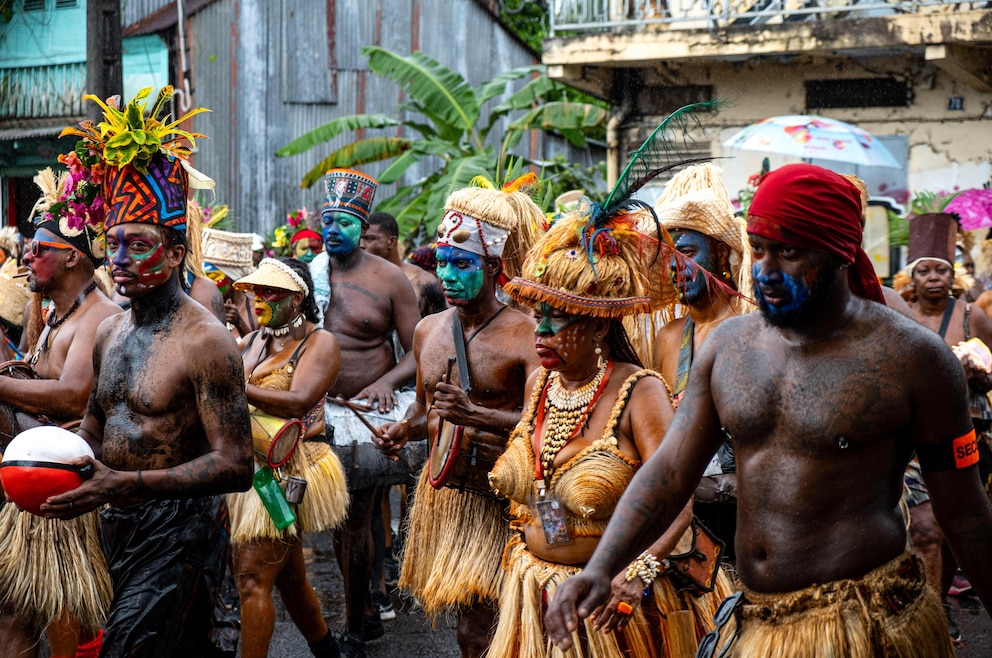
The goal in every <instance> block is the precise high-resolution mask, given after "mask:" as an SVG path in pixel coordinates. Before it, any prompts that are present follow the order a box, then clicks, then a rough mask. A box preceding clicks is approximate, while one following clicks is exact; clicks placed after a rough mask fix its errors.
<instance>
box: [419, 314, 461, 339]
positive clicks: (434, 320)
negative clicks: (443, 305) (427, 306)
mask: <svg viewBox="0 0 992 658" xmlns="http://www.w3.org/2000/svg"><path fill="white" fill-rule="evenodd" d="M454 313H456V311H455V309H454V307H452V308H449V309H445V310H443V311H441V312H440V313H432V314H431V315H426V316H424V317H423V318H421V319H420V322H418V323H417V328H416V329H415V330H414V336H415V337H416V338H417V339H418V340H424V339H426V338H429V337H430V336H433V335H434V334H435V333H436V332H437V331H440V330H443V329H445V328H447V332H448V333H451V316H452V314H454Z"/></svg>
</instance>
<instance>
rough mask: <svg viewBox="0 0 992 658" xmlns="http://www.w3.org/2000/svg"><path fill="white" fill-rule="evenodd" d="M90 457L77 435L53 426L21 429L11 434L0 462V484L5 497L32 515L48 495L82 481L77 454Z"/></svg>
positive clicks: (82, 441) (66, 489) (89, 450)
mask: <svg viewBox="0 0 992 658" xmlns="http://www.w3.org/2000/svg"><path fill="white" fill-rule="evenodd" d="M83 456H86V457H93V450H92V449H91V448H90V446H89V444H88V443H86V441H84V440H83V439H82V438H81V437H80V436H78V435H76V434H74V433H72V432H70V431H69V430H65V429H62V428H61V427H56V426H54V425H43V426H41V427H32V428H31V429H29V430H24V431H23V432H21V433H20V434H18V435H17V436H15V437H14V439H13V440H12V441H11V442H10V444H9V445H8V446H7V449H6V450H5V451H4V453H3V461H2V462H0V484H2V485H3V490H4V493H5V494H6V496H7V500H9V501H11V502H13V503H14V504H16V505H17V506H18V507H20V508H21V509H23V510H26V511H28V512H31V513H32V514H37V515H39V516H40V515H41V510H40V508H41V505H42V503H44V502H45V501H46V500H48V499H49V498H50V497H51V496H57V495H59V494H63V493H65V492H67V491H72V490H73V489H75V488H76V487H78V486H79V485H81V484H82V483H83V477H82V475H80V474H79V467H78V466H74V465H72V464H71V462H72V461H74V460H76V459H78V458H79V457H83Z"/></svg>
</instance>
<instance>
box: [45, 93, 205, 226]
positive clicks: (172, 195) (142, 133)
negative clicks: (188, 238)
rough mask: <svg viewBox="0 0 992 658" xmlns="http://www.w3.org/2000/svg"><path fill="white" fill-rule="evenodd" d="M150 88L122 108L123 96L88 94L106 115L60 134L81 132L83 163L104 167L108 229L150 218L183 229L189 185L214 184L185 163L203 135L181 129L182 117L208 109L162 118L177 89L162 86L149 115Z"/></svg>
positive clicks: (103, 192) (102, 191)
mask: <svg viewBox="0 0 992 658" xmlns="http://www.w3.org/2000/svg"><path fill="white" fill-rule="evenodd" d="M151 91H152V88H151V87H148V88H146V89H142V90H141V91H139V92H138V94H137V95H136V96H135V97H134V98H133V99H131V100H130V101H129V102H128V103H127V105H126V106H125V107H124V109H120V107H119V105H120V97H119V96H113V97H111V98H108V99H107V101H106V102H104V101H102V100H100V99H99V98H97V97H96V96H94V95H92V94H87V95H85V96H83V99H84V100H92V101H94V102H96V103H97V104H99V105H100V107H101V108H103V117H104V120H103V121H100V122H99V123H97V124H95V125H94V124H93V122H92V121H89V120H87V121H83V122H82V123H80V124H79V127H78V128H72V127H70V128H66V129H65V130H63V131H62V134H61V135H60V136H66V135H76V136H77V137H81V138H82V139H81V140H80V141H79V142H78V143H77V144H76V150H75V153H76V155H77V157H78V158H79V160H80V161H81V162H82V163H83V164H84V165H87V166H92V167H96V166H100V169H101V170H102V171H101V174H102V176H101V189H100V194H101V196H102V197H103V201H104V203H105V205H106V218H105V226H106V228H110V227H112V226H115V225H117V224H122V223H126V222H148V223H153V224H158V225H161V226H167V227H170V228H174V229H177V230H185V227H186V211H187V201H186V195H187V191H188V188H189V187H193V188H196V189H213V185H214V182H213V181H212V180H210V178H208V177H206V176H204V175H203V174H201V173H200V172H198V171H196V170H195V169H193V167H192V166H190V164H189V163H188V162H187V158H189V155H190V153H191V149H192V148H194V147H195V146H196V138H198V137H205V135H201V134H199V133H191V132H187V131H185V130H181V129H180V128H179V125H180V124H181V123H182V122H183V121H185V120H187V119H189V118H190V117H193V116H195V115H197V114H200V113H201V112H207V111H209V110H206V109H204V108H196V109H194V110H192V111H191V112H189V113H187V114H186V115H184V116H182V117H180V118H179V119H177V120H175V121H173V120H171V119H172V117H171V115H166V116H165V117H164V118H161V119H160V118H159V116H160V114H161V113H162V112H163V110H164V109H165V107H166V106H167V104H168V101H169V100H170V99H171V98H172V95H173V88H172V86H166V87H163V88H162V89H160V90H159V92H158V95H157V96H156V98H155V103H154V105H153V106H152V109H151V111H150V112H149V113H147V114H146V112H145V107H146V103H144V102H143V101H144V100H145V99H146V98H147V97H148V95H149V94H150V93H151ZM187 144H188V145H187Z"/></svg>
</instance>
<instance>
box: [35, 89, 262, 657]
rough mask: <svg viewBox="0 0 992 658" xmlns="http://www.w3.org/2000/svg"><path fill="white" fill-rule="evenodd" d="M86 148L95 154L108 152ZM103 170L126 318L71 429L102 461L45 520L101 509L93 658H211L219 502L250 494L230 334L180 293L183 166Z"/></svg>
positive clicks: (102, 331)
mask: <svg viewBox="0 0 992 658" xmlns="http://www.w3.org/2000/svg"><path fill="white" fill-rule="evenodd" d="M135 102H136V101H132V104H129V106H128V108H127V111H128V113H129V114H130V113H131V112H133V111H134V110H135V107H134V105H133V103H135ZM137 113H138V116H139V117H140V116H141V112H140V109H138V110H137ZM92 140H93V138H92V137H90V138H89V139H88V140H86V141H88V142H89V150H90V151H91V152H97V153H106V151H104V149H103V148H102V146H103V145H102V144H100V143H98V142H97V143H94V141H92ZM108 151H109V149H108ZM104 164H105V166H106V169H107V173H106V178H105V179H104V183H103V198H104V203H105V205H106V207H107V216H106V222H105V225H106V233H107V260H108V261H109V262H110V270H111V277H112V278H113V281H114V285H115V287H116V289H117V291H118V292H119V293H120V294H122V295H124V296H125V297H127V298H128V299H129V300H130V301H131V305H130V308H129V309H128V310H127V311H125V312H124V313H122V314H119V315H116V316H113V317H111V318H108V319H107V320H106V321H105V322H104V323H103V324H101V325H100V328H99V330H98V331H97V336H96V343H95V347H94V350H93V354H92V360H93V365H94V385H93V391H92V394H91V395H90V398H89V404H88V407H87V410H86V415H85V417H84V418H83V421H82V424H81V425H80V428H79V434H80V435H81V436H82V437H83V438H85V439H86V440H87V441H88V442H89V443H90V444H91V446H92V447H93V451H94V453H95V454H96V455H97V458H96V459H91V458H86V457H84V458H81V459H79V460H77V464H78V465H81V466H83V465H85V466H87V467H89V468H91V469H92V473H93V474H92V477H91V478H90V479H88V480H86V481H85V482H84V483H83V484H82V485H80V486H79V487H78V488H76V489H74V490H72V491H69V492H67V493H65V494H62V495H59V496H53V497H51V498H49V499H48V501H47V502H46V503H45V504H44V505H43V506H42V508H41V510H42V512H43V513H44V514H45V515H46V516H49V517H55V518H73V517H75V516H78V515H80V514H84V513H86V512H89V511H90V510H94V509H98V508H102V511H101V513H100V521H101V534H102V543H103V548H104V553H105V554H106V556H107V564H108V566H109V569H110V575H111V579H112V581H113V588H114V600H113V603H112V604H111V606H110V611H109V613H108V617H107V623H106V626H105V627H104V640H103V649H102V651H101V654H100V655H101V656H103V657H104V658H118V657H123V656H207V655H211V654H212V653H213V651H214V650H215V646H214V644H213V642H212V640H211V637H210V633H211V630H212V629H211V615H212V610H213V607H214V602H215V598H216V594H217V589H218V587H219V583H220V579H221V578H222V575H223V573H224V568H225V563H226V557H227V553H228V551H229V550H230V547H229V537H228V534H227V531H226V529H225V523H224V521H225V517H226V507H225V506H224V501H223V499H222V498H221V496H220V494H222V493H226V492H230V491H235V490H245V489H247V488H248V487H249V486H251V481H252V458H251V434H250V432H249V425H248V403H247V400H246V398H245V385H244V370H243V366H242V362H241V356H240V354H239V353H238V349H237V345H236V343H235V341H234V340H233V339H232V338H231V336H230V334H228V333H227V330H226V329H225V327H224V326H223V325H222V324H221V323H220V322H219V321H218V320H217V318H216V317H214V316H213V315H212V314H211V313H210V311H208V310H207V309H205V308H204V307H203V306H201V305H200V304H198V303H197V302H195V301H193V300H192V299H191V298H190V297H189V296H188V295H186V293H185V292H184V291H183V288H182V286H181V284H180V276H181V274H182V272H183V261H184V258H185V256H186V250H187V247H186V235H185V229H186V199H187V191H188V173H187V169H186V168H185V167H184V166H183V165H184V164H185V163H183V162H182V161H181V159H180V158H179V157H175V155H174V154H173V155H172V157H168V156H167V155H166V154H164V153H161V152H155V153H154V154H153V155H152V156H151V159H150V161H148V162H146V163H141V165H139V164H138V163H137V162H135V163H134V164H131V163H129V162H128V161H126V160H125V161H124V162H120V161H118V162H116V163H115V166H113V167H111V166H110V165H108V164H107V163H104Z"/></svg>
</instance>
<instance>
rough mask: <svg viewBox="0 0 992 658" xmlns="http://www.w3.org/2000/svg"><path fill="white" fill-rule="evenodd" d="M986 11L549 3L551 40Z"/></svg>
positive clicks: (654, 1) (793, 3)
mask: <svg viewBox="0 0 992 658" xmlns="http://www.w3.org/2000/svg"><path fill="white" fill-rule="evenodd" d="M988 7H992V2H959V1H956V0H949V1H945V2H939V1H937V0H918V1H913V0H894V1H892V2H886V1H884V0H668V1H666V0H552V3H551V36H570V35H576V34H589V33H596V32H623V31H630V30H632V29H641V28H642V27H644V26H646V25H659V26H667V27H668V28H669V29H721V28H725V27H730V26H744V27H746V26H749V25H764V24H775V23H789V22H794V21H814V20H821V19H831V18H860V17H868V16H896V15H901V14H918V13H931V12H944V11H960V10H967V9H984V8H988Z"/></svg>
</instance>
